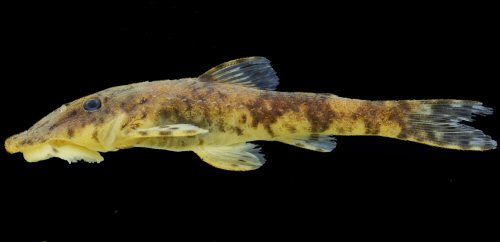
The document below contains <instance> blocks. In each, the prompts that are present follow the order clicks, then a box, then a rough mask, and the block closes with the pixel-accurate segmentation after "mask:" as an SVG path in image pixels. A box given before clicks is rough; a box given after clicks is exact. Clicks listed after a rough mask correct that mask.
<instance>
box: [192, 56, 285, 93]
mask: <svg viewBox="0 0 500 242" xmlns="http://www.w3.org/2000/svg"><path fill="white" fill-rule="evenodd" d="M270 63H271V62H270V61H269V60H268V59H266V58H264V57H258V56H255V57H247V58H241V59H236V60H232V61H228V62H225V63H222V64H220V65H218V66H216V67H214V68H212V69H210V70H208V71H207V72H205V73H204V74H203V75H201V76H199V77H198V78H199V80H200V81H203V82H223V83H230V84H237V85H242V86H246V87H253V88H258V89H264V90H275V89H276V87H277V86H278V84H279V79H278V76H277V75H276V72H275V71H274V70H273V68H272V67H271V65H270Z"/></svg>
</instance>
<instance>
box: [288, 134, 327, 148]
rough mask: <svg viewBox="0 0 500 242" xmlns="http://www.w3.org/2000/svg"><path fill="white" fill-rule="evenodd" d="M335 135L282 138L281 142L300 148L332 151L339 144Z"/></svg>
mask: <svg viewBox="0 0 500 242" xmlns="http://www.w3.org/2000/svg"><path fill="white" fill-rule="evenodd" d="M335 140H336V139H335V137H331V136H315V135H312V136H308V137H298V138H289V139H283V140H280V141H281V142H283V143H285V144H289V145H293V146H297V147H300V148H304V149H308V150H313V151H318V152H330V151H332V150H333V149H335V147H336V146H337V143H336V142H335Z"/></svg>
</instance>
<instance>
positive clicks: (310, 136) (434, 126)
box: [5, 56, 497, 171]
mask: <svg viewBox="0 0 500 242" xmlns="http://www.w3.org/2000/svg"><path fill="white" fill-rule="evenodd" d="M270 63H271V62H270V61H269V60H268V59H266V58H264V57H259V56H255V57H247V58H241V59H236V60H232V61H228V62H225V63H223V64H220V65H218V66H216V67H214V68H212V69H210V70H208V71H207V72H205V73H203V74H202V75H200V76H198V77H195V78H182V79H176V80H159V81H148V82H140V83H134V84H130V85H123V86H116V87H111V88H108V89H105V90H102V91H100V92H97V93H94V94H91V95H88V96H85V97H82V98H79V99H77V100H75V101H72V102H69V103H66V104H64V105H62V106H61V107H59V108H58V109H56V110H55V111H53V112H52V113H50V114H48V115H47V116H45V117H44V118H42V119H41V120H40V121H38V122H37V123H35V124H34V125H33V126H32V127H31V128H29V129H28V130H26V131H24V132H22V133H19V134H17V135H13V136H11V137H9V138H7V139H6V141H5V149H6V150H7V152H9V153H12V154H13V153H18V152H20V153H22V154H23V156H24V159H25V160H26V161H28V162H37V161H41V160H46V159H49V158H52V157H58V158H61V159H64V160H66V161H68V162H70V163H73V162H77V161H79V160H83V161H86V162H101V161H103V160H104V159H103V157H102V156H101V154H100V153H103V152H110V151H118V150H121V149H128V148H134V147H141V148H151V149H160V150H168V151H176V152H181V151H193V152H194V153H196V154H197V155H198V156H199V157H200V158H201V159H202V160H203V161H205V162H206V163H208V164H209V165H211V166H214V167H216V168H220V169H224V170H229V171H250V170H255V169H257V168H259V167H261V166H262V165H263V164H264V163H265V161H266V159H265V157H264V154H263V153H262V152H261V148H260V147H259V146H258V145H256V144H254V143H252V142H254V141H277V142H282V143H285V144H288V145H292V146H295V147H299V148H303V149H308V150H312V151H318V152H330V151H332V150H333V149H334V148H335V147H336V139H335V136H381V137H388V138H394V139H399V140H404V141H413V142H416V143H421V144H426V145H430V146H435V147H441V148H446V149H454V150H470V151H486V150H492V149H496V147H497V143H496V141H495V140H493V139H492V138H491V137H490V136H488V135H485V134H484V133H483V132H482V131H481V130H478V129H475V128H473V127H471V126H469V125H467V124H465V123H464V122H472V121H473V118H474V117H475V116H485V115H491V114H492V113H493V109H492V108H488V107H485V106H483V104H482V103H481V102H478V101H470V100H455V99H429V100H389V101H370V100H361V99H351V98H344V97H339V96H336V95H334V94H329V93H305V92H278V91H276V88H277V86H278V83H279V79H278V76H277V74H276V72H275V71H274V69H273V68H272V67H271V64H270Z"/></svg>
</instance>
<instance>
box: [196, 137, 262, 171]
mask: <svg viewBox="0 0 500 242" xmlns="http://www.w3.org/2000/svg"><path fill="white" fill-rule="evenodd" d="M193 151H194V152H195V153H196V154H197V155H198V156H200V158H201V159H202V160H204V161H205V162H207V163H208V164H210V165H212V166H214V167H217V168H220V169H224V170H230V171H250V170H255V169H257V168H259V167H261V166H262V165H263V164H264V163H265V162H266V159H265V158H264V155H263V154H261V153H260V148H259V147H258V146H257V145H254V144H251V143H245V144H237V145H232V146H219V147H217V146H215V147H199V148H196V149H195V150H193Z"/></svg>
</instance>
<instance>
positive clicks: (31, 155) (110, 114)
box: [5, 85, 136, 162]
mask: <svg viewBox="0 0 500 242" xmlns="http://www.w3.org/2000/svg"><path fill="white" fill-rule="evenodd" d="M128 86H131V85H128ZM131 89H133V88H130V87H127V88H124V86H120V87H114V88H110V89H106V90H103V91H101V92H98V93H95V94H92V95H88V96H86V97H83V98H80V99H77V100H75V101H73V102H70V103H67V104H64V105H62V106H61V107H59V108H57V109H56V110H54V111H53V112H51V113H50V114H48V115H47V116H45V117H44V118H42V119H41V120H40V121H38V122H37V123H35V124H34V125H33V126H32V127H31V128H29V129H28V130H26V131H24V132H21V133H19V134H16V135H13V136H11V137H9V138H8V139H7V140H6V141H5V149H6V150H7V152H9V153H18V152H21V153H23V155H24V158H25V159H26V160H27V161H29V162H36V161H41V160H46V159H49V158H51V157H59V158H61V159H64V160H67V161H69V162H76V161H78V160H84V161H88V162H100V161H102V160H103V158H102V156H101V155H100V154H99V152H105V151H110V150H116V149H115V148H114V146H113V143H114V141H115V140H116V139H117V136H118V135H119V130H120V129H121V128H123V124H124V123H126V121H125V120H127V119H129V118H130V117H129V116H128V115H127V114H130V113H132V112H131V111H130V110H129V112H128V113H127V112H124V111H123V109H124V108H126V107H124V103H126V104H127V105H128V107H130V108H133V107H136V106H134V104H133V103H132V104H131V103H130V102H132V101H133V100H132V101H131V100H127V99H128V98H130V95H129V93H130V91H131ZM132 91H133V90H132ZM127 101H128V103H127Z"/></svg>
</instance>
